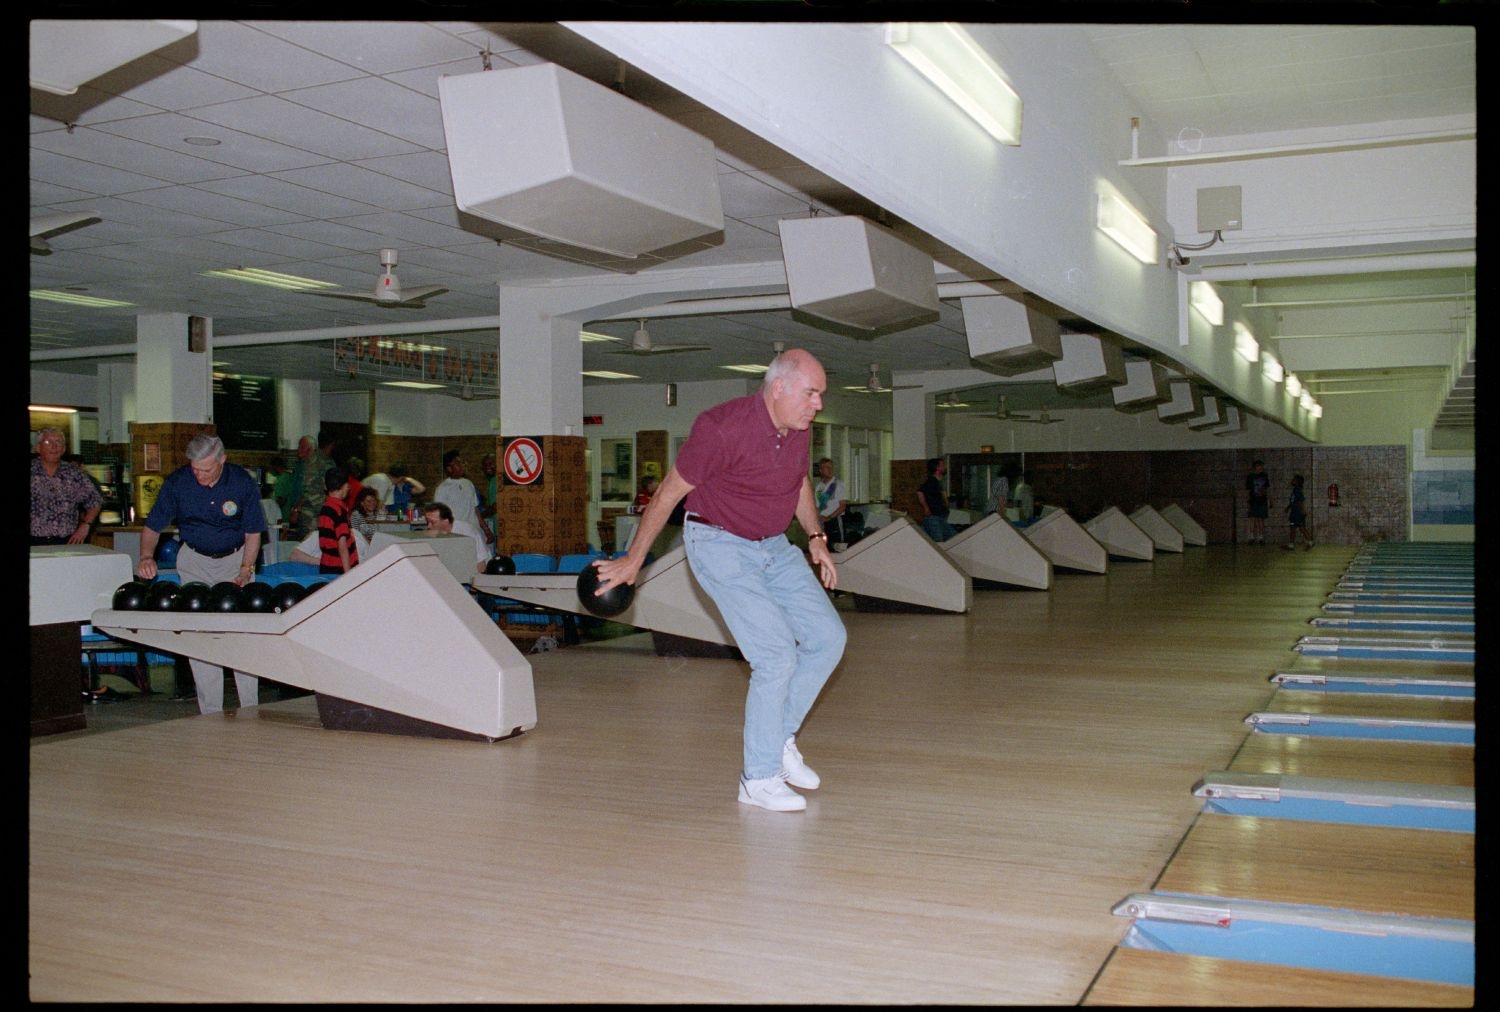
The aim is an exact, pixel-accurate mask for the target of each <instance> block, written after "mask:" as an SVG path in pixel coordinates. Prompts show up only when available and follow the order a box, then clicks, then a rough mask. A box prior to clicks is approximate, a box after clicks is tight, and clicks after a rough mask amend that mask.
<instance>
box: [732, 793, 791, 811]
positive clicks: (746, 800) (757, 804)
mask: <svg viewBox="0 0 1500 1012" xmlns="http://www.w3.org/2000/svg"><path fill="white" fill-rule="evenodd" d="M740 804H742V805H749V806H750V807H751V808H760V809H763V810H765V811H767V812H801V811H805V810H806V809H807V802H805V801H804V802H803V803H802V804H800V805H797V806H795V807H793V808H773V807H771V806H770V805H763V804H761V803H760V802H759V801H752V800H751V799H750V798H747V797H745V796H744V795H740Z"/></svg>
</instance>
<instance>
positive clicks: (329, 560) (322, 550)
mask: <svg viewBox="0 0 1500 1012" xmlns="http://www.w3.org/2000/svg"><path fill="white" fill-rule="evenodd" d="M326 485H327V489H328V498H326V499H324V500H323V508H322V509H321V510H320V511H319V512H318V552H319V555H320V557H319V560H318V572H320V573H347V572H349V570H351V569H353V568H354V567H355V566H357V565H359V548H358V546H356V545H355V543H354V536H353V534H352V532H351V531H350V529H349V503H348V501H347V498H346V497H347V496H348V495H349V472H348V471H346V470H344V469H343V468H342V467H338V466H334V467H331V468H329V469H328V472H327V478H326Z"/></svg>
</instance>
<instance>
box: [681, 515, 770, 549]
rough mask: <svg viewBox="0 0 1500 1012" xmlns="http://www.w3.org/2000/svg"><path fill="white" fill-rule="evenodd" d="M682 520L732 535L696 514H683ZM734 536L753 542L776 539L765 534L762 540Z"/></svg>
mask: <svg viewBox="0 0 1500 1012" xmlns="http://www.w3.org/2000/svg"><path fill="white" fill-rule="evenodd" d="M683 519H684V520H686V521H687V522H688V523H690V524H702V525H703V526H704V527H712V528H713V529H714V530H716V531H723V532H724V533H725V534H734V531H731V530H730V529H729V528H728V527H725V526H724V525H723V524H716V523H714V522H713V521H712V520H710V519H708V518H707V517H704V516H699V515H698V514H697V513H688V514H685V515H684V516H683ZM734 536H735V537H737V538H740V539H741V540H743V541H755V542H760V541H768V540H770V539H771V538H774V537H776V535H774V534H767V535H766V536H765V537H763V538H747V537H745V536H744V535H743V534H734Z"/></svg>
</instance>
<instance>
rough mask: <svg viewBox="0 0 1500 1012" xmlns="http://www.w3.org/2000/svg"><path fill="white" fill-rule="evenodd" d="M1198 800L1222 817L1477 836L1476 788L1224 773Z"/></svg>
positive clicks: (1203, 787)
mask: <svg viewBox="0 0 1500 1012" xmlns="http://www.w3.org/2000/svg"><path fill="white" fill-rule="evenodd" d="M1193 795H1194V796H1195V797H1199V798H1203V799H1204V805H1203V810H1204V811H1205V812H1210V813H1213V814H1217V815H1248V816H1253V817H1255V818H1261V819H1293V820H1297V821H1303V822H1337V823H1343V824H1346V825H1355V826H1390V827H1395V828H1402V829H1431V830H1442V831H1446V832H1452V833H1472V832H1474V789H1473V788H1472V787H1454V786H1451V785H1446V784H1401V783H1385V782H1382V781H1376V780H1347V779H1336V778H1331V777H1299V776H1285V775H1282V774H1279V773H1235V772H1224V773H1210V774H1208V775H1207V776H1205V777H1204V778H1203V779H1202V780H1200V781H1198V782H1197V783H1196V784H1194V785H1193Z"/></svg>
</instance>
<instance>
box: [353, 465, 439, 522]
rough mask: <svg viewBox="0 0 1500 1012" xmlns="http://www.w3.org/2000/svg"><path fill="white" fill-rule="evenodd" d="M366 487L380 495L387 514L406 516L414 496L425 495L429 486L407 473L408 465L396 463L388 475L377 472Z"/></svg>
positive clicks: (366, 483)
mask: <svg viewBox="0 0 1500 1012" xmlns="http://www.w3.org/2000/svg"><path fill="white" fill-rule="evenodd" d="M365 487H366V488H373V489H375V491H377V492H379V493H380V505H381V506H382V507H383V508H384V509H385V511H386V512H387V513H393V514H394V515H396V516H398V517H404V516H406V511H407V509H408V508H409V507H410V506H411V497H412V496H413V495H425V494H426V492H427V486H426V485H423V484H422V483H421V482H420V481H417V479H415V478H413V477H411V476H409V475H408V474H407V473H406V465H405V464H403V463H401V462H399V461H398V462H396V463H394V464H392V465H391V466H390V469H389V472H388V473H380V472H377V473H375V474H372V475H369V476H367V477H366V478H365Z"/></svg>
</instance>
